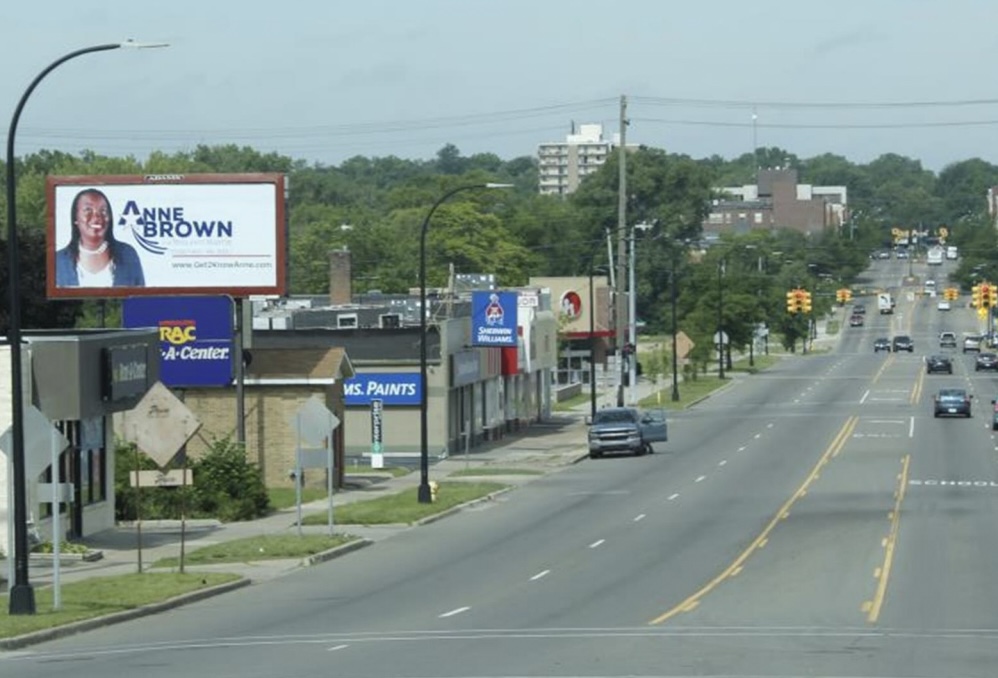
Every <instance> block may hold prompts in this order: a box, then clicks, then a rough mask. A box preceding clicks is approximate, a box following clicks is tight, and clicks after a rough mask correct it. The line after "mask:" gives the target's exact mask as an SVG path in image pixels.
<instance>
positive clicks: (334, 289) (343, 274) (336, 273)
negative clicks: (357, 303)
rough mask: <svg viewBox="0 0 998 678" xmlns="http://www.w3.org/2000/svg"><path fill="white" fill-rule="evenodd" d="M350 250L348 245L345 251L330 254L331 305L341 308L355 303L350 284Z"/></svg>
mask: <svg viewBox="0 0 998 678" xmlns="http://www.w3.org/2000/svg"><path fill="white" fill-rule="evenodd" d="M350 268H351V266H350V250H348V249H347V247H346V245H344V246H343V249H339V250H330V252H329V303H330V305H332V306H340V305H343V304H350V303H352V302H353V288H352V286H351V282H350V275H351V271H350Z"/></svg>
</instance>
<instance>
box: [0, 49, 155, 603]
mask: <svg viewBox="0 0 998 678" xmlns="http://www.w3.org/2000/svg"><path fill="white" fill-rule="evenodd" d="M121 47H141V48H145V47H166V45H165V44H140V43H135V42H130V41H129V42H124V43H121V42H115V43H108V44H104V45H93V46H91V47H84V48H82V49H78V50H76V51H73V52H70V53H69V54H66V55H64V56H62V57H60V58H58V59H56V60H55V61H53V62H52V63H51V64H49V65H48V66H47V67H46V68H45V69H44V70H43V71H42V72H41V73H39V74H38V75H37V76H35V79H34V80H32V81H31V84H30V85H28V88H27V89H26V90H25V91H24V94H22V95H21V99H20V101H18V102H17V107H16V108H15V109H14V116H13V117H12V118H11V121H10V129H9V130H8V132H7V186H6V188H7V275H8V282H7V291H8V294H9V302H8V310H9V313H10V318H9V320H8V330H7V339H8V341H9V342H10V387H11V398H10V399H11V417H10V419H11V421H10V427H11V450H10V456H11V461H12V467H13V468H12V471H13V475H14V477H13V495H14V496H13V500H14V511H13V513H14V515H13V520H14V583H13V585H12V586H11V587H10V597H9V601H8V602H9V608H8V609H9V612H10V614H11V615H19V614H34V613H35V591H34V589H33V588H32V587H31V583H30V582H29V581H28V522H27V521H28V511H27V499H28V498H27V478H26V468H25V458H24V401H23V397H24V395H23V376H22V370H21V289H20V287H21V285H20V271H19V255H20V252H19V251H18V244H17V205H16V196H17V191H16V186H17V179H16V172H15V167H14V137H15V136H16V134H17V123H18V121H19V120H20V119H21V111H23V110H24V106H25V104H26V103H28V97H30V96H31V93H32V92H34V91H35V88H36V87H37V86H38V84H39V83H40V82H41V81H42V80H43V79H44V78H45V76H47V75H48V74H49V73H51V72H52V71H54V70H55V69H56V68H58V67H59V66H61V65H62V64H64V63H66V62H67V61H70V60H71V59H75V58H76V57H79V56H83V55H84V54H92V53H93V52H106V51H109V50H112V49H119V48H121Z"/></svg>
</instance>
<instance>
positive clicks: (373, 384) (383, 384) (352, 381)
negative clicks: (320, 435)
mask: <svg viewBox="0 0 998 678" xmlns="http://www.w3.org/2000/svg"><path fill="white" fill-rule="evenodd" d="M419 385H420V380H419V372H382V373H373V372H371V373H367V374H358V375H356V376H354V377H350V378H349V379H347V380H346V381H344V382H343V401H344V403H345V404H347V405H370V404H371V401H373V400H380V401H382V403H383V404H384V405H386V406H387V405H419V404H420V403H421V402H422V398H423V390H422V389H421V388H420V387H419Z"/></svg>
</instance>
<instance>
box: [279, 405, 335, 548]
mask: <svg viewBox="0 0 998 678" xmlns="http://www.w3.org/2000/svg"><path fill="white" fill-rule="evenodd" d="M339 425H340V420H339V418H338V417H337V416H336V415H335V414H333V413H332V412H331V411H330V410H329V408H328V407H326V406H325V405H324V404H323V403H322V401H320V400H319V399H318V398H317V397H315V396H312V397H311V398H309V399H308V400H306V401H305V402H304V403H303V404H302V406H301V407H299V408H298V411H297V412H295V416H294V419H293V420H292V422H291V426H292V428H294V429H295V435H296V437H297V445H296V448H295V470H294V481H295V504H296V507H297V512H298V536H301V534H302V530H301V527H302V508H301V490H302V478H303V474H304V470H305V469H306V468H325V469H326V473H327V475H326V490H327V492H328V493H329V536H333V530H334V527H335V525H334V522H333V478H334V476H335V470H336V469H335V467H334V466H335V464H334V460H333V431H335V430H336V428H337V427H338V426H339ZM302 443H306V444H308V445H311V446H312V447H308V448H307V447H304V446H303V445H302Z"/></svg>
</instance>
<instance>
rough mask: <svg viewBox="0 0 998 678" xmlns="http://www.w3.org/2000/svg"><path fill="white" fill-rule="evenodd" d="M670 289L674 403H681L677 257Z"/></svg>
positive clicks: (670, 275) (670, 279)
mask: <svg viewBox="0 0 998 678" xmlns="http://www.w3.org/2000/svg"><path fill="white" fill-rule="evenodd" d="M669 287H671V288H672V291H671V295H672V402H674V403H676V402H679V341H678V339H677V337H676V335H678V334H679V328H678V327H676V323H677V321H676V257H675V256H673V257H672V272H671V273H669Z"/></svg>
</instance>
